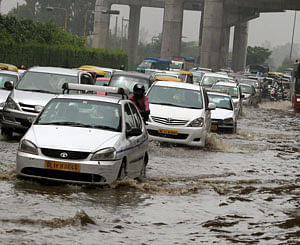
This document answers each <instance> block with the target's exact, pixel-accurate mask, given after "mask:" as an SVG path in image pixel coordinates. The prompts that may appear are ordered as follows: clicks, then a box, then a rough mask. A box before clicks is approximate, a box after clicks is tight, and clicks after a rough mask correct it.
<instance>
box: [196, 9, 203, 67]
mask: <svg viewBox="0 0 300 245" xmlns="http://www.w3.org/2000/svg"><path fill="white" fill-rule="evenodd" d="M203 16H204V10H203V9H202V10H201V19H200V29H199V42H198V48H199V49H198V57H197V60H196V64H197V65H199V64H200V56H199V55H200V50H201V42H202V32H203Z"/></svg>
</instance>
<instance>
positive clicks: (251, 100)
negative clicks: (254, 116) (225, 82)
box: [239, 83, 259, 105]
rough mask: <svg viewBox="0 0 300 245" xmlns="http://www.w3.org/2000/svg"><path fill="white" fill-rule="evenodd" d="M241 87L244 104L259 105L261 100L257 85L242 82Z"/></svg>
mask: <svg viewBox="0 0 300 245" xmlns="http://www.w3.org/2000/svg"><path fill="white" fill-rule="evenodd" d="M239 85H240V88H241V91H242V95H244V98H243V105H257V104H258V102H259V96H258V95H257V94H256V90H255V87H254V86H253V85H249V84H243V83H240V84H239Z"/></svg>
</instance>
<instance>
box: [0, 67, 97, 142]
mask: <svg viewBox="0 0 300 245" xmlns="http://www.w3.org/2000/svg"><path fill="white" fill-rule="evenodd" d="M64 83H86V84H94V81H93V79H92V77H91V75H90V74H89V73H87V72H84V71H79V70H75V69H66V68H58V67H33V68H30V69H29V70H28V71H27V72H26V73H25V74H24V75H23V76H22V77H21V79H20V80H19V81H18V82H17V84H16V85H14V84H13V83H12V82H6V83H5V88H6V89H7V90H11V93H10V94H9V96H8V97H7V100H6V102H5V105H4V107H3V116H2V118H1V120H0V123H1V134H2V135H4V136H6V137H10V136H12V134H13V132H14V131H17V132H25V131H26V130H27V129H28V128H29V127H30V125H31V123H32V121H33V120H34V118H35V117H36V116H37V115H38V113H39V112H40V111H41V110H42V109H43V107H44V106H45V105H46V104H47V103H48V102H49V100H50V99H52V98H53V97H55V96H56V95H57V94H61V93H62V85H63V84H64Z"/></svg>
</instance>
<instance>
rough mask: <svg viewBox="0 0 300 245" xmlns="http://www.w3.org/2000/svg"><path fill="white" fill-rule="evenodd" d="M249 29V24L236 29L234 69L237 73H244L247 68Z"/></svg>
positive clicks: (233, 56) (233, 57) (237, 26)
mask: <svg viewBox="0 0 300 245" xmlns="http://www.w3.org/2000/svg"><path fill="white" fill-rule="evenodd" d="M248 27H249V23H248V22H242V23H240V24H237V25H235V27H234V40H233V53H232V69H233V70H234V71H235V72H237V71H244V70H245V68H246V58H247V46H248Z"/></svg>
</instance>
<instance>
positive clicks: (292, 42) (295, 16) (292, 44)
mask: <svg viewBox="0 0 300 245" xmlns="http://www.w3.org/2000/svg"><path fill="white" fill-rule="evenodd" d="M296 19H297V11H296V10H295V14H294V25H293V32H292V41H291V50H290V61H292V53H293V46H294V37H295V27H296Z"/></svg>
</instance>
